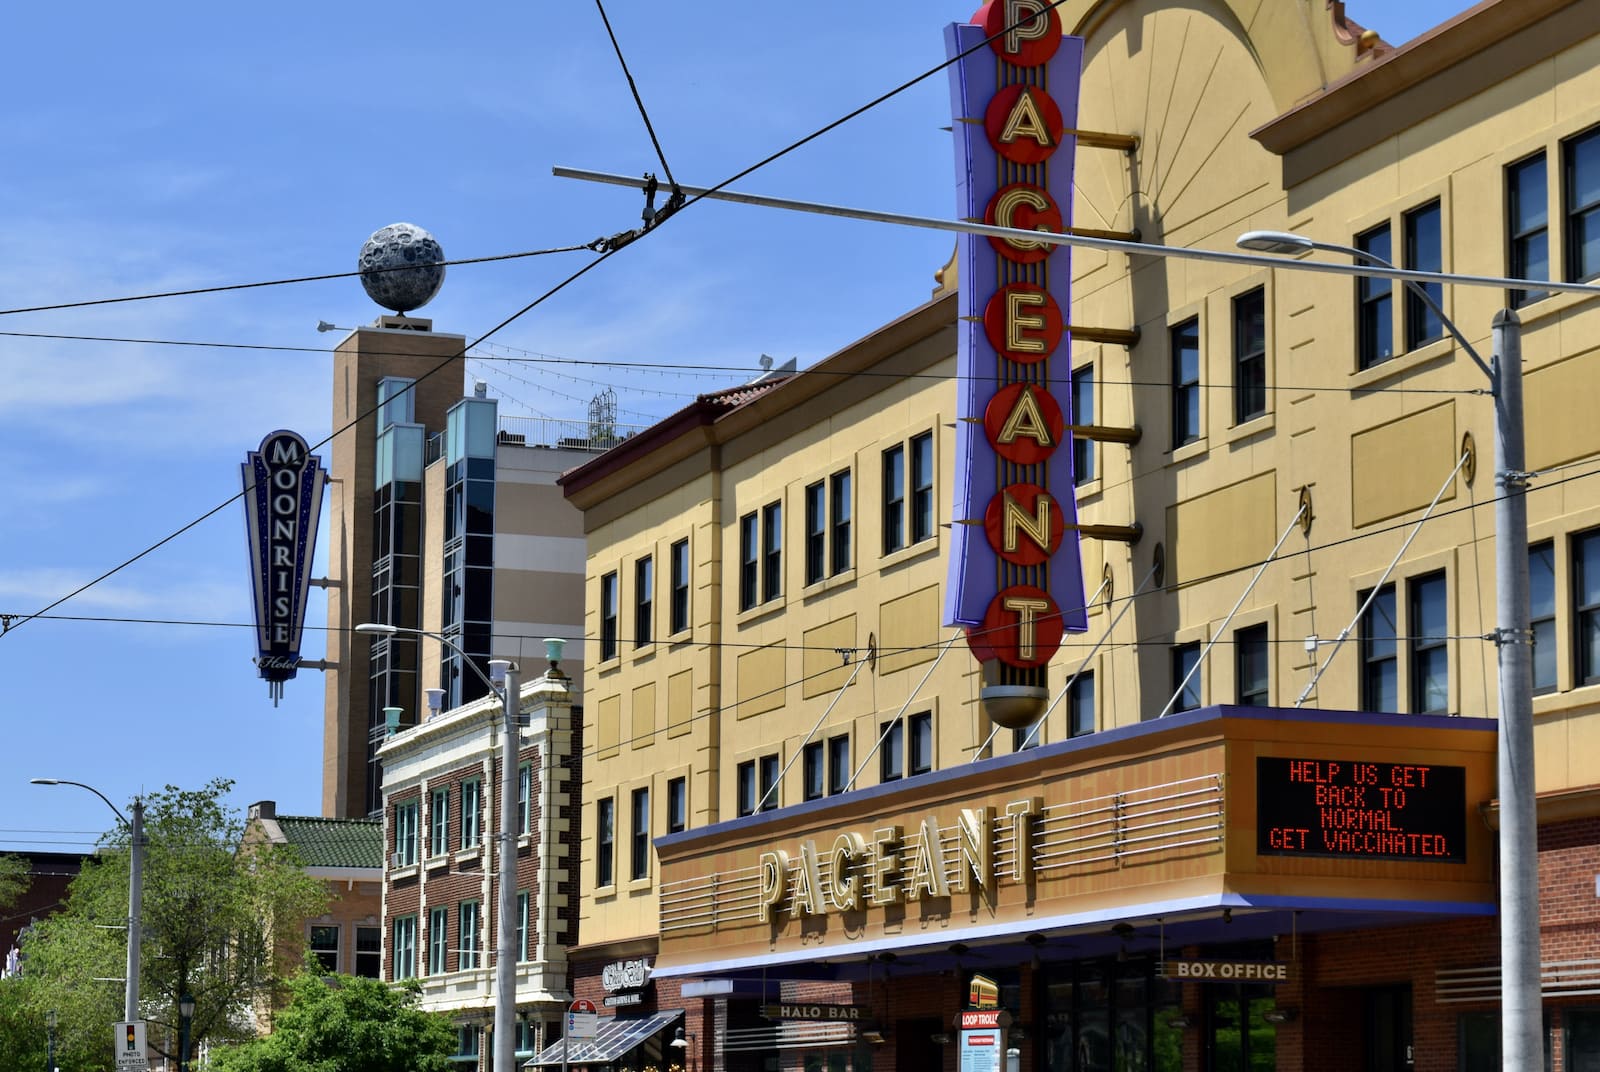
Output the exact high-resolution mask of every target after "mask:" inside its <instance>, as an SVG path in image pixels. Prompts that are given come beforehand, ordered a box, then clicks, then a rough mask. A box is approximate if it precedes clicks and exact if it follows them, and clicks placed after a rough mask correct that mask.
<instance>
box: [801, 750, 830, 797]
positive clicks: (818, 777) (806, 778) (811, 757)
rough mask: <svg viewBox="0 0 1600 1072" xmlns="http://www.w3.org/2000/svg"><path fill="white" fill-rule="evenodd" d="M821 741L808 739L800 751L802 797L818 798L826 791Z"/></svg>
mask: <svg viewBox="0 0 1600 1072" xmlns="http://www.w3.org/2000/svg"><path fill="white" fill-rule="evenodd" d="M822 747H823V745H822V742H821V741H808V742H807V743H806V746H805V748H804V749H802V750H801V752H800V772H801V778H800V799H802V800H816V799H818V798H820V797H821V796H822V794H823V791H824V788H823V787H824V785H825V783H824V781H823V774H824V771H823V769H822V765H823V755H822Z"/></svg>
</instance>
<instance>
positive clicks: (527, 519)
mask: <svg viewBox="0 0 1600 1072" xmlns="http://www.w3.org/2000/svg"><path fill="white" fill-rule="evenodd" d="M465 348H466V339H465V338H464V337H463V336H460V335H451V334H445V333H440V332H434V331H433V330H432V321H429V320H424V319H418V318H414V317H396V316H383V317H380V318H379V319H378V321H377V322H376V323H375V324H373V325H372V326H370V327H363V328H358V329H356V330H354V331H352V332H351V333H350V334H349V335H348V336H347V337H346V338H345V339H344V340H343V341H341V342H340V344H339V345H338V347H337V348H336V349H335V351H334V390H333V424H334V427H335V428H342V429H344V430H343V431H341V432H340V433H339V434H338V435H336V436H335V437H334V441H333V449H332V453H331V460H330V465H329V471H330V474H331V477H332V479H331V480H330V482H329V489H330V490H329V500H330V502H329V510H328V530H329V540H328V546H329V553H328V573H329V581H328V584H327V592H328V624H329V632H328V638H329V639H328V658H327V662H328V666H327V670H326V679H325V690H326V695H325V703H324V715H323V718H324V735H323V811H324V813H325V814H327V815H330V816H337V817H341V818H364V817H369V816H376V815H378V814H379V813H380V811H381V810H382V785H383V778H382V770H381V768H380V766H379V764H378V761H377V753H378V749H379V748H380V747H381V746H382V745H383V743H384V741H385V740H386V739H387V736H388V734H389V732H390V726H389V723H390V712H391V711H392V713H393V717H394V719H395V720H397V722H398V724H399V725H402V726H411V725H415V724H417V723H418V722H419V721H420V720H421V718H422V714H423V712H424V710H425V708H426V703H425V701H424V695H425V692H426V690H427V689H430V688H440V689H443V690H444V702H443V708H444V709H445V710H449V709H451V708H454V707H458V706H460V705H461V704H464V703H468V702H470V701H472V700H475V699H477V698H478V697H480V696H482V695H484V692H485V688H484V686H483V684H482V680H481V677H480V673H482V672H486V671H487V668H488V663H489V660H490V658H505V659H510V660H513V661H518V660H521V661H529V660H536V659H537V657H538V656H539V654H540V653H541V652H542V651H543V646H542V641H543V639H544V638H545V637H552V636H553V637H571V636H574V635H576V633H577V631H578V629H579V627H580V625H581V620H582V598H583V582H582V570H583V543H582V532H581V528H580V525H579V520H578V515H577V512H576V511H575V510H573V509H571V508H570V507H568V506H567V505H566V504H565V502H564V501H563V499H562V495H561V492H560V489H559V488H557V487H556V484H555V481H556V477H557V476H558V475H560V473H562V472H563V471H564V470H566V469H569V468H571V467H573V466H575V465H577V464H579V463H581V462H582V461H585V460H587V459H588V458H590V457H592V456H593V455H594V454H595V453H597V452H598V451H599V450H601V449H604V447H605V446H606V445H609V444H610V443H611V442H614V441H615V436H616V435H617V430H616V429H615V428H614V427H613V428H607V429H605V430H604V432H603V434H601V435H599V436H598V437H592V436H591V432H592V429H590V428H589V427H588V426H587V425H584V424H581V423H578V422H561V421H550V420H543V419H533V418H518V417H502V416H501V415H500V414H499V410H498V402H497V400H496V399H493V398H490V397H488V395H487V391H486V390H484V389H483V385H482V384H481V383H480V384H477V385H475V387H474V390H473V392H472V394H471V395H469V396H466V397H463V390H462V388H463V378H462V374H461V371H460V369H461V368H462V367H463V366H464V354H465ZM352 422H353V423H352ZM346 425H350V427H348V428H346V427H345V426H346ZM368 622H371V623H379V624H383V625H392V626H396V627H399V628H400V629H401V630H411V631H416V630H421V631H425V632H430V633H434V634H437V635H439V636H442V637H444V638H446V639H447V640H449V641H450V645H451V646H446V645H442V644H440V643H439V642H438V641H437V640H435V639H432V638H431V637H423V636H417V635H415V634H414V633H407V632H400V633H397V634H395V635H392V636H365V635H360V634H357V633H354V632H353V631H352V630H353V629H354V627H355V626H356V625H359V624H362V623H368ZM463 658H466V659H470V660H471V661H472V662H473V663H474V664H475V666H476V667H477V669H478V671H480V673H473V672H472V668H470V667H465V666H463V665H462V661H463ZM573 672H574V673H575V674H580V673H581V668H578V667H574V671H573Z"/></svg>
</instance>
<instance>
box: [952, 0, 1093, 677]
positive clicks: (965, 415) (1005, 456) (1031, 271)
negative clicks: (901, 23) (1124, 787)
mask: <svg viewBox="0 0 1600 1072" xmlns="http://www.w3.org/2000/svg"><path fill="white" fill-rule="evenodd" d="M986 39H988V43H987V44H985V40H986ZM945 49H946V53H947V55H949V57H950V58H951V59H952V60H953V62H952V64H951V67H950V96H951V108H952V112H953V114H954V117H955V130H954V133H955V145H956V185H957V192H958V195H959V199H960V212H961V215H962V216H963V217H965V218H967V219H971V220H981V221H982V222H984V223H988V224H993V225H996V226H1000V227H1016V228H1022V229H1026V230H1041V231H1063V230H1065V229H1066V227H1067V226H1068V224H1069V223H1070V216H1071V212H1072V165H1073V152H1074V149H1075V147H1076V141H1077V139H1076V136H1075V131H1074V128H1075V126H1076V122H1077V113H1078V81H1079V77H1080V73H1081V69H1082V64H1083V40H1082V39H1081V38H1076V37H1063V36H1062V33H1061V22H1060V18H1059V16H1058V15H1057V14H1056V11H1055V9H1054V8H1051V7H1047V6H1046V4H1045V3H1044V2H1043V0H990V2H989V3H987V4H985V5H984V6H983V7H982V8H980V9H979V10H978V12H977V14H975V15H974V16H973V17H972V21H971V22H969V23H956V24H953V25H951V26H949V27H947V28H946V30H945ZM957 256H958V258H959V271H960V281H961V297H960V304H961V319H960V322H959V325H958V332H959V344H958V351H957V370H958V379H959V382H958V383H957V388H956V389H957V394H958V399H959V401H958V418H959V419H958V421H957V431H956V456H957V461H956V465H957V468H956V492H955V501H954V520H955V524H954V525H953V526H952V538H951V545H952V546H951V556H950V583H949V586H948V595H947V601H946V607H945V614H946V620H947V621H948V622H949V623H950V624H952V625H964V626H967V629H968V642H969V644H970V645H971V646H972V649H973V652H974V654H975V655H977V657H978V658H979V659H980V660H982V661H988V660H990V659H999V660H1000V661H1001V662H1002V663H1005V664H1007V665H1009V666H1013V667H1017V668H1020V669H1024V670H1027V669H1032V668H1035V667H1041V666H1044V665H1045V664H1046V663H1048V662H1049V661H1050V658H1051V656H1053V655H1054V654H1055V653H1056V650H1057V649H1058V648H1059V647H1060V644H1061V638H1062V635H1063V633H1064V632H1066V631H1071V632H1082V631H1084V630H1085V629H1087V628H1088V620H1087V611H1086V609H1085V607H1084V590H1083V568H1082V564H1081V562H1080V560H1079V556H1078V541H1077V539H1076V538H1075V537H1074V538H1072V539H1068V538H1066V537H1067V534H1068V533H1075V531H1076V529H1075V527H1074V526H1075V525H1076V523H1077V502H1076V499H1075V498H1074V493H1073V474H1072V451H1071V449H1070V434H1069V432H1068V429H1067V424H1068V419H1067V417H1066V416H1065V410H1064V408H1063V406H1062V405H1061V403H1060V402H1058V401H1057V400H1056V397H1055V395H1054V393H1053V392H1052V387H1053V386H1054V385H1056V384H1058V383H1059V384H1067V383H1070V377H1071V368H1070V362H1071V356H1070V355H1071V348H1070V340H1069V337H1068V329H1067V327H1066V323H1067V321H1066V311H1067V310H1069V309H1070V308H1071V301H1070V284H1071V278H1072V267H1071V254H1070V250H1069V249H1068V248H1067V247H1066V246H1060V245H1053V244H1047V243H1044V242H1034V241H1029V240H1026V239H1000V238H988V237H983V236H978V235H970V234H963V235H961V236H960V238H959V239H958V247H957Z"/></svg>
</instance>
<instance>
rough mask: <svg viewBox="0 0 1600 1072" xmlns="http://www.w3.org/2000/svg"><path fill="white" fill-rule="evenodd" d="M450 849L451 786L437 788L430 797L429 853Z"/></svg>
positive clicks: (437, 854) (441, 854) (442, 852)
mask: <svg viewBox="0 0 1600 1072" xmlns="http://www.w3.org/2000/svg"><path fill="white" fill-rule="evenodd" d="M449 851H450V788H449V786H446V787H444V788H443V789H435V790H434V791H433V793H432V794H431V795H430V796H429V798H428V855H429V856H443V855H444V854H445V853H447V852H449Z"/></svg>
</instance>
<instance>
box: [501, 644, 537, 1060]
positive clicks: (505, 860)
mask: <svg viewBox="0 0 1600 1072" xmlns="http://www.w3.org/2000/svg"><path fill="white" fill-rule="evenodd" d="M520 677H521V675H520V673H519V672H518V668H517V664H516V663H509V664H507V666H506V670H505V678H504V680H503V681H502V682H501V686H500V688H501V692H500V708H501V718H502V722H503V726H502V729H501V735H500V837H499V842H500V856H499V862H500V868H499V871H500V897H499V901H498V904H499V908H498V909H497V913H498V917H499V918H498V919H497V923H498V927H497V934H496V941H495V966H494V1066H493V1067H494V1072H515V1069H516V1060H517V1027H516V1019H517V949H516V944H517V920H516V913H517V782H518V774H519V773H520V768H519V764H518V763H517V754H518V745H519V744H520V743H521V740H522V730H521V727H520V726H519V725H518V723H519V721H520V719H519V717H518V716H519V715H520V714H521V707H522V683H521V681H520V680H519V679H520ZM530 795H531V794H530ZM528 806H529V807H530V808H531V807H532V806H533V801H532V800H529V801H528Z"/></svg>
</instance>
